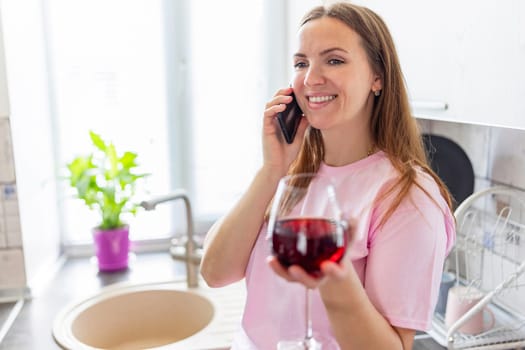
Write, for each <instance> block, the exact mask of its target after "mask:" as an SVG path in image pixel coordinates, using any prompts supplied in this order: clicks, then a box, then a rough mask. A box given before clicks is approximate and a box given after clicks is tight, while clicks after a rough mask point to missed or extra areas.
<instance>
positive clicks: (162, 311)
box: [53, 281, 245, 350]
mask: <svg viewBox="0 0 525 350" xmlns="http://www.w3.org/2000/svg"><path fill="white" fill-rule="evenodd" d="M244 297H245V295H244V285H243V284H240V283H237V284H235V285H232V286H229V287H225V288H219V289H211V288H207V287H199V288H196V289H188V288H187V287H186V284H185V282H182V281H181V282H160V283H147V284H118V285H114V286H110V287H106V288H104V289H103V290H101V292H100V293H97V294H96V295H93V296H91V297H87V298H84V299H82V300H80V301H78V302H75V303H72V304H71V305H69V306H67V307H66V308H64V310H62V312H61V313H60V314H59V315H57V317H56V318H55V321H54V324H53V336H54V338H55V341H56V342H57V343H58V344H59V345H60V346H61V347H63V348H65V349H75V350H76V349H126V350H133V349H173V350H175V349H184V350H190V349H227V348H229V346H230V345H231V341H232V340H233V335H234V333H235V331H236V330H237V328H238V326H239V323H240V317H241V314H242V308H243V306H244Z"/></svg>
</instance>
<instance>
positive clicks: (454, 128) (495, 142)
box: [420, 120, 525, 191]
mask: <svg viewBox="0 0 525 350" xmlns="http://www.w3.org/2000/svg"><path fill="white" fill-rule="evenodd" d="M420 126H421V129H422V131H423V132H427V133H432V134H437V135H441V136H445V137H448V138H449V139H451V140H453V141H454V142H456V143H457V144H458V145H460V146H461V147H462V148H463V150H464V151H465V152H466V153H467V155H468V156H469V158H470V161H471V162H472V166H473V168H474V174H475V175H476V190H477V189H481V188H485V187H487V186H490V185H508V186H511V187H515V188H518V189H520V190H523V191H525V130H514V129H506V128H498V127H490V126H481V125H472V124H462V123H451V122H442V121H436V120H420Z"/></svg>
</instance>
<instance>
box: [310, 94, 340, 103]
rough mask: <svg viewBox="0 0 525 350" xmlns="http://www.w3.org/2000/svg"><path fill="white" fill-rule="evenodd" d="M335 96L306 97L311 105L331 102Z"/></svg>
mask: <svg viewBox="0 0 525 350" xmlns="http://www.w3.org/2000/svg"><path fill="white" fill-rule="evenodd" d="M336 97H337V96H336V95H329V96H310V97H308V101H309V102H313V103H322V102H328V101H332V100H333V99H334V98H336Z"/></svg>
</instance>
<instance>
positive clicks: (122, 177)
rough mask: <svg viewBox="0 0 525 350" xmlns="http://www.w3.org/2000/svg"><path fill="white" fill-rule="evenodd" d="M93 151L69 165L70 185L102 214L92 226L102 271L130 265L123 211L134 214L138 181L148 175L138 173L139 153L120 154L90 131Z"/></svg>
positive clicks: (89, 205) (127, 228)
mask: <svg viewBox="0 0 525 350" xmlns="http://www.w3.org/2000/svg"><path fill="white" fill-rule="evenodd" d="M89 136H90V137H91V142H92V144H93V150H92V151H91V152H90V153H89V154H87V155H82V156H78V157H76V158H74V159H73V160H72V161H71V162H70V163H68V164H67V170H68V176H67V179H68V181H69V184H70V186H71V187H72V188H73V189H74V190H75V196H76V197H77V198H79V199H81V200H83V201H84V203H85V204H86V205H87V207H88V208H89V209H90V210H96V211H97V212H98V213H99V214H100V223H99V224H98V225H97V226H96V227H95V228H93V239H94V244H95V252H96V256H97V260H98V267H99V270H100V271H115V270H121V269H125V268H127V267H128V253H129V226H128V225H127V224H126V223H125V222H124V221H123V219H122V216H123V214H131V215H135V214H136V212H137V209H138V207H139V204H138V203H137V202H135V201H134V199H133V196H134V195H135V190H136V183H137V181H138V180H139V179H141V178H143V177H145V176H147V175H148V174H138V173H135V170H136V168H137V166H138V165H137V163H136V162H135V161H136V158H137V154H136V153H133V152H129V151H128V152H124V153H123V154H121V155H120V154H118V153H117V150H116V148H115V145H114V144H113V143H111V142H106V141H104V140H103V139H102V138H101V137H100V136H99V135H97V134H96V133H94V132H93V131H90V132H89Z"/></svg>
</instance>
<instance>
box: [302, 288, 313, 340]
mask: <svg viewBox="0 0 525 350" xmlns="http://www.w3.org/2000/svg"><path fill="white" fill-rule="evenodd" d="M305 299H306V301H305V303H304V304H305V305H304V307H305V309H304V311H305V316H306V324H305V326H306V332H305V341H306V343H307V344H308V343H309V342H310V340H311V339H312V338H313V332H312V305H311V304H312V294H311V291H310V288H306V298H305Z"/></svg>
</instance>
